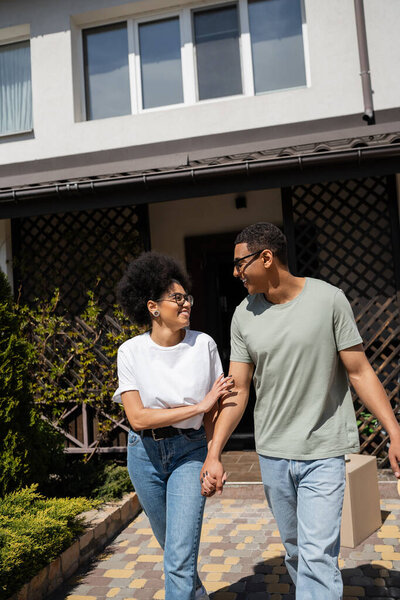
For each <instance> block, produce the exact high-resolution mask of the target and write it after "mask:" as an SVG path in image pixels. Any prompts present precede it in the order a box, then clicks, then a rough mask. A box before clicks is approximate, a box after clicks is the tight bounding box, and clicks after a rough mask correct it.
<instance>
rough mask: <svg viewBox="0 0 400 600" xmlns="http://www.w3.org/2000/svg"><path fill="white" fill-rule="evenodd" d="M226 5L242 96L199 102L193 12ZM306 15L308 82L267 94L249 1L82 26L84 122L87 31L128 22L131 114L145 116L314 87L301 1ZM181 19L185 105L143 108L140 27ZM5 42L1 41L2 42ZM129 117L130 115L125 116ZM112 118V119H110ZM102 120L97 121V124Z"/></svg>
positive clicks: (212, 2) (223, 0) (207, 2)
mask: <svg viewBox="0 0 400 600" xmlns="http://www.w3.org/2000/svg"><path fill="white" fill-rule="evenodd" d="M224 5H236V7H237V11H238V25H239V56H240V71H241V77H242V93H241V94H235V95H232V96H221V97H218V98H209V99H204V100H199V93H198V76H197V59H196V45H195V41H194V21H193V13H194V12H196V11H201V10H202V9H204V10H207V9H212V8H219V7H223V6H224ZM300 6H301V14H302V39H303V52H304V63H305V76H306V83H305V85H301V86H293V87H290V88H285V89H279V90H270V91H267V92H260V93H258V94H256V93H255V86H254V73H253V56H252V49H251V36H250V27H249V13H248V0H219V1H218V0H203V1H202V2H201V3H199V1H197V2H195V3H188V4H187V6H183V7H180V8H177V9H169V10H164V11H163V10H159V11H154V10H152V11H149V12H147V13H141V15H140V16H126V17H125V18H121V17H115V18H114V19H108V20H107V21H103V20H102V21H98V22H96V23H90V24H87V25H84V24H81V25H79V28H80V36H79V43H80V48H79V52H78V56H79V60H80V62H81V68H80V86H81V93H80V96H81V106H82V111H81V113H82V120H85V121H87V115H86V98H85V73H84V57H83V30H86V29H93V28H95V27H101V26H103V25H112V24H114V23H126V26H127V33H128V71H129V89H130V94H131V114H132V115H137V114H143V113H147V112H154V111H160V110H161V111H164V110H174V109H177V108H182V107H184V106H193V105H195V104H209V103H215V102H223V101H226V100H233V99H237V98H242V97H251V96H255V95H257V96H260V95H263V94H276V93H280V92H285V91H293V90H297V89H304V88H309V87H311V74H310V56H309V40H308V29H307V22H306V19H305V6H304V0H300ZM170 18H178V19H179V30H180V38H181V67H182V85H183V102H179V103H177V104H168V105H164V106H155V107H152V108H143V95H142V74H141V61H140V52H139V50H140V49H139V25H140V24H142V23H150V22H152V21H162V20H164V19H170ZM0 43H1V42H0ZM121 116H126V115H121ZM108 118H110V117H108ZM97 120H99V119H96V121H97Z"/></svg>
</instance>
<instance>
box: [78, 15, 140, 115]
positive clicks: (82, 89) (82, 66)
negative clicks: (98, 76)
mask: <svg viewBox="0 0 400 600" xmlns="http://www.w3.org/2000/svg"><path fill="white" fill-rule="evenodd" d="M131 21H132V19H128V18H121V17H115V19H107V21H101V22H98V23H93V24H88V25H87V26H86V25H84V26H81V27H79V35H78V40H79V48H78V54H77V57H78V61H79V64H80V69H79V71H80V74H79V89H80V94H79V95H80V105H81V115H80V118H78V119H76V120H77V121H85V122H91V121H96V122H97V121H102V120H103V119H113V118H116V117H102V118H100V119H90V121H89V119H88V116H87V109H86V81H85V57H84V52H83V32H84V31H86V30H87V29H96V27H104V26H105V25H117V24H118V23H121V24H122V23H126V33H127V36H128V77H129V91H130V94H131V112H130V114H132V115H134V114H136V112H137V111H135V110H134V108H136V107H134V95H133V91H134V87H133V82H132V76H133V73H134V71H132V69H131V58H130V56H131V54H130V50H131V41H130V27H131V25H132V23H131ZM128 114H129V113H128ZM120 116H121V117H126V116H128V115H120ZM117 118H118V117H117Z"/></svg>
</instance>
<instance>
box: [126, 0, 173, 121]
mask: <svg viewBox="0 0 400 600" xmlns="http://www.w3.org/2000/svg"><path fill="white" fill-rule="evenodd" d="M183 12H184V11H176V10H175V11H167V12H163V13H162V14H157V15H152V16H149V17H141V18H140V19H135V20H134V22H133V39H134V50H133V51H134V55H135V60H134V62H135V81H136V110H137V112H138V113H142V112H154V111H156V110H160V109H162V110H164V109H168V108H169V109H174V108H179V107H182V106H184V105H185V89H184V88H185V85H184V75H185V72H184V69H183V56H182V54H183V53H182V23H181V16H182V13H183ZM167 19H178V24H179V33H180V42H181V46H180V48H181V69H182V88H183V89H182V92H183V102H177V103H175V104H166V105H164V106H163V105H161V106H153V107H152V108H143V90H142V65H141V60H140V47H139V25H142V24H144V23H154V22H157V21H165V20H167ZM131 80H133V77H131Z"/></svg>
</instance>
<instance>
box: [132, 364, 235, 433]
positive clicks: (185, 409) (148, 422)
mask: <svg viewBox="0 0 400 600" xmlns="http://www.w3.org/2000/svg"><path fill="white" fill-rule="evenodd" d="M230 381H231V378H230V377H224V375H221V376H220V377H218V379H217V380H216V381H215V382H214V385H213V386H212V388H211V390H210V391H209V392H208V394H206V396H205V397H204V398H203V400H201V402H198V403H197V404H191V405H189V406H179V407H177V408H145V407H144V406H143V403H142V400H141V398H140V394H139V392H138V391H137V390H132V391H129V392H123V393H122V394H121V397H122V404H123V406H124V409H125V413H126V416H127V418H128V421H129V423H130V425H131V427H132V429H135V430H136V431H141V430H142V429H156V428H157V427H167V426H168V425H173V424H174V423H178V422H179V421H184V420H185V419H190V418H191V417H195V416H197V415H199V414H202V413H208V411H209V410H211V409H212V407H213V406H214V405H215V403H216V402H217V400H218V398H219V397H220V396H222V394H223V393H224V392H226V391H227V389H229V385H230Z"/></svg>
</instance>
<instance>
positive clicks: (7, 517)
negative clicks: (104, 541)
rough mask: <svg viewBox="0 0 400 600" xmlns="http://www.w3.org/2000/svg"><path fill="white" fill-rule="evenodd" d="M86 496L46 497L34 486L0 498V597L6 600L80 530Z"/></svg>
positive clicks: (89, 502)
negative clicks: (81, 514)
mask: <svg viewBox="0 0 400 600" xmlns="http://www.w3.org/2000/svg"><path fill="white" fill-rule="evenodd" d="M98 505H99V502H98V501H93V500H88V499H87V498H53V499H47V498H45V497H44V496H42V495H41V494H39V493H38V492H37V485H31V486H30V487H26V488H23V489H21V490H18V491H16V492H12V493H11V494H7V495H6V496H4V498H2V499H0V600H6V599H7V598H9V597H10V596H11V595H12V594H13V593H14V592H16V591H17V590H19V589H20V588H21V587H22V586H23V585H24V583H26V582H28V581H30V579H32V577H34V575H36V574H37V573H38V572H39V571H40V570H41V569H42V568H43V567H44V566H46V565H47V564H49V563H50V562H51V561H52V560H54V559H55V558H56V557H57V556H58V555H59V554H60V553H61V552H63V551H64V550H65V549H66V548H68V547H69V546H70V545H71V543H72V542H73V540H74V539H75V538H76V537H77V536H78V535H79V534H80V533H81V532H82V531H83V530H84V528H85V525H84V523H83V519H82V518H81V517H79V516H78V515H79V514H80V513H82V512H83V511H86V510H90V509H91V508H94V507H95V506H98Z"/></svg>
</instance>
